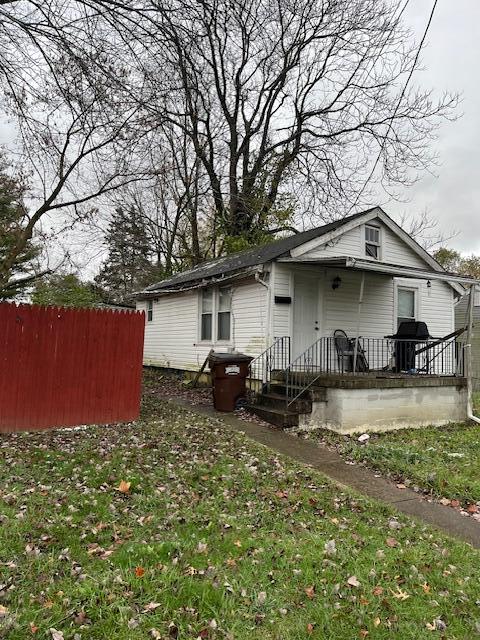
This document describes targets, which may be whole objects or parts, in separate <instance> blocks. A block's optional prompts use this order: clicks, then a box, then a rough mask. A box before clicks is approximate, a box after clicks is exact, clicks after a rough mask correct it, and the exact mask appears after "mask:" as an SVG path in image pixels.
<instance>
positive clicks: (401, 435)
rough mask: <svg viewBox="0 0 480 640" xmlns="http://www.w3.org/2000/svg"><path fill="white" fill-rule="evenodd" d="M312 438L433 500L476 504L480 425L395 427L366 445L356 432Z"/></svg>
mask: <svg viewBox="0 0 480 640" xmlns="http://www.w3.org/2000/svg"><path fill="white" fill-rule="evenodd" d="M474 408H475V410H476V411H477V412H478V410H479V409H480V394H475V396H474ZM309 437H310V436H309ZM311 437H313V438H315V439H318V440H320V441H322V442H323V443H325V444H327V445H329V446H335V448H336V449H337V451H339V453H341V454H342V455H343V456H344V457H346V458H348V459H349V460H353V461H356V462H363V463H365V464H367V465H368V466H370V467H372V468H373V469H376V470H378V471H381V472H382V473H384V474H389V475H391V476H392V477H394V478H396V479H397V480H400V481H402V482H403V481H406V482H407V483H408V484H412V485H414V486H418V487H419V488H420V489H422V490H424V491H427V492H431V493H432V494H433V495H435V496H437V497H445V498H449V499H453V500H459V501H460V503H461V505H463V506H467V505H470V504H472V503H475V502H479V501H480V474H479V460H480V425H477V424H474V423H471V422H470V423H468V424H452V425H448V426H445V427H426V428H422V429H400V430H398V431H391V432H388V433H382V434H370V439H369V441H368V442H367V443H366V444H364V443H360V442H358V434H357V435H353V436H341V435H338V434H335V433H333V432H331V431H319V432H316V433H315V432H314V434H313V435H312V436H311Z"/></svg>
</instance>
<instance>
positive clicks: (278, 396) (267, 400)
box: [257, 391, 312, 413]
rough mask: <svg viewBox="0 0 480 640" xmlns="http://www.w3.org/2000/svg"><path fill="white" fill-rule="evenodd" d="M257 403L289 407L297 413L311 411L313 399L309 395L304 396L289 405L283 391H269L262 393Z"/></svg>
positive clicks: (275, 407)
mask: <svg viewBox="0 0 480 640" xmlns="http://www.w3.org/2000/svg"><path fill="white" fill-rule="evenodd" d="M257 403H258V404H261V405H262V406H264V407H273V408H274V409H288V410H289V411H294V412H295V413H311V412H312V401H311V400H310V398H309V397H308V396H306V397H304V398H297V400H294V401H293V402H292V404H291V405H289V406H288V407H287V397H286V396H285V394H282V393H275V392H274V391H269V392H268V393H262V394H260V395H259V396H258V398H257Z"/></svg>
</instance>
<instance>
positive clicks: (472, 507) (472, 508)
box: [467, 504, 478, 513]
mask: <svg viewBox="0 0 480 640" xmlns="http://www.w3.org/2000/svg"><path fill="white" fill-rule="evenodd" d="M467 511H468V513H477V512H478V507H477V505H476V504H469V505H468V507H467Z"/></svg>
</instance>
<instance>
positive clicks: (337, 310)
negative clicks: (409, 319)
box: [273, 264, 454, 338]
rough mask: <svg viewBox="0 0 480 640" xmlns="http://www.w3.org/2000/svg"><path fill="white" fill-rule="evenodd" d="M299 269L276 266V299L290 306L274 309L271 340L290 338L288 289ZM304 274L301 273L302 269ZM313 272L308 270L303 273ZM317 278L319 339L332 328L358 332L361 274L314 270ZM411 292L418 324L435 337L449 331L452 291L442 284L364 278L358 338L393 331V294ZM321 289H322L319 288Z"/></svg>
mask: <svg viewBox="0 0 480 640" xmlns="http://www.w3.org/2000/svg"><path fill="white" fill-rule="evenodd" d="M299 269H301V267H298V266H295V265H287V264H277V265H275V295H277V296H278V295H282V296H288V295H291V296H292V304H291V305H284V304H274V305H273V314H274V316H273V319H274V322H273V325H274V330H275V336H276V337H279V336H283V335H290V336H292V335H293V331H294V328H292V326H291V309H293V305H294V304H295V301H294V299H293V290H291V289H290V286H291V285H290V283H291V280H292V274H293V273H295V271H298V270H299ZM304 270H306V269H304ZM308 271H309V273H311V272H312V267H311V266H310V267H309V269H308ZM317 273H318V278H319V280H321V281H323V292H324V293H323V301H322V304H321V305H320V309H321V316H320V317H319V323H320V328H321V331H320V332H319V337H320V336H332V335H333V332H334V331H335V329H343V330H344V331H346V332H347V333H348V334H349V335H351V336H353V335H355V333H356V331H357V317H358V296H359V292H360V282H361V278H362V275H361V273H360V272H356V271H351V270H348V269H324V268H320V267H319V268H318V271H317ZM336 277H340V279H341V282H340V286H339V287H338V288H337V289H332V283H333V281H334V279H335V278H336ZM398 286H404V287H412V288H415V289H416V290H417V291H418V311H417V313H418V317H417V318H416V319H417V320H420V321H424V322H426V323H427V325H428V328H429V330H430V333H431V334H432V335H434V336H436V337H440V336H445V335H447V334H448V333H450V332H451V331H453V300H454V298H453V289H452V288H451V287H450V286H449V285H448V284H446V283H443V282H439V281H437V280H434V281H432V282H431V287H430V288H429V287H427V283H426V282H425V281H423V280H412V279H407V278H402V279H400V278H392V277H391V276H388V275H382V274H376V273H367V274H365V288H364V299H363V304H362V313H361V316H360V335H362V336H364V337H365V338H383V337H384V336H386V335H392V334H393V333H395V332H396V330H397V312H396V303H395V289H396V287H398ZM319 290H320V291H321V290H322V287H319Z"/></svg>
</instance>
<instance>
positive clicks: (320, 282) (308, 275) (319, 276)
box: [290, 269, 324, 361]
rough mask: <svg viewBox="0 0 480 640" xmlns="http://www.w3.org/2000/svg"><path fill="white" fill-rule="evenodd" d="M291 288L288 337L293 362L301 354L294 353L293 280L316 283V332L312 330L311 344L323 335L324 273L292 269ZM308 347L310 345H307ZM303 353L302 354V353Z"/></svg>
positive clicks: (294, 297) (317, 270)
mask: <svg viewBox="0 0 480 640" xmlns="http://www.w3.org/2000/svg"><path fill="white" fill-rule="evenodd" d="M290 277H291V287H292V292H293V296H292V298H293V304H292V309H291V312H290V327H291V330H290V335H291V340H292V358H291V359H292V361H293V360H295V358H297V357H298V356H299V355H301V353H298V354H296V353H295V321H294V319H295V299H296V296H295V280H296V279H298V278H299V277H300V278H301V277H303V278H304V279H306V280H312V281H316V284H317V303H316V305H315V312H316V319H317V321H318V331H315V330H314V329H312V333H313V334H315V335H314V336H313V337H314V339H313V340H312V342H311V343H310V344H313V343H314V342H315V341H316V340H318V338H320V337H322V335H323V327H324V318H323V310H324V305H323V293H324V289H323V287H324V272H323V271H322V270H321V269H315V270H313V269H311V270H303V269H302V270H300V269H292V273H291V276H290ZM308 346H310V345H308ZM302 353H303V352H302Z"/></svg>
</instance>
